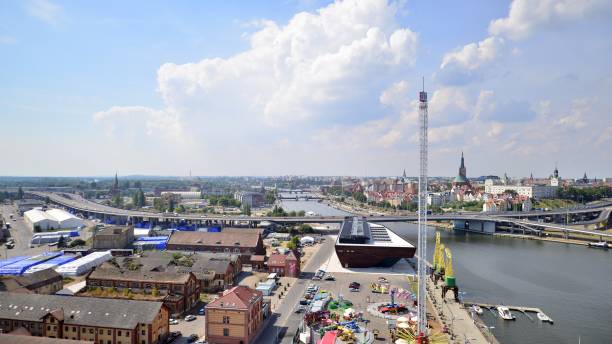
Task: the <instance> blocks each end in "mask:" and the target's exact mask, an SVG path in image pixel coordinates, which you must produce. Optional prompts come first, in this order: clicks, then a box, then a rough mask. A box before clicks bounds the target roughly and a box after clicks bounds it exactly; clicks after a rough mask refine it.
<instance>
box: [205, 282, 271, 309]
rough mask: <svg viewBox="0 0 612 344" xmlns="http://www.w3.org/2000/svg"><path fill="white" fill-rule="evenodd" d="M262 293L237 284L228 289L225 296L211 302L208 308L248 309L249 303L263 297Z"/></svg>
mask: <svg viewBox="0 0 612 344" xmlns="http://www.w3.org/2000/svg"><path fill="white" fill-rule="evenodd" d="M262 295H263V294H262V293H261V292H260V291H258V290H253V289H251V288H249V287H245V286H236V287H233V288H232V289H230V290H226V291H225V292H224V293H223V296H221V297H220V298H218V299H216V300H214V301H212V302H210V303H209V304H208V305H206V308H233V309H248V308H249V305H251V304H252V303H254V302H255V301H257V300H258V299H261V297H262Z"/></svg>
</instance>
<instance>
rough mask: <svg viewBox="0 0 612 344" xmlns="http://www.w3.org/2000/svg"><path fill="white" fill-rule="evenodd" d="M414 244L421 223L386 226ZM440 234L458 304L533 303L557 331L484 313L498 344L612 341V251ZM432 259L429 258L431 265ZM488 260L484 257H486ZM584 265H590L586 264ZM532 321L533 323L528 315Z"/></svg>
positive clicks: (314, 205) (319, 207)
mask: <svg viewBox="0 0 612 344" xmlns="http://www.w3.org/2000/svg"><path fill="white" fill-rule="evenodd" d="M282 205H283V208H284V209H286V210H288V211H290V210H312V211H316V212H317V213H319V214H322V215H327V214H334V215H346V214H348V213H347V212H345V211H341V210H338V209H335V208H331V207H329V206H327V205H326V204H323V203H318V202H314V201H309V202H306V201H289V202H283V203H282ZM385 226H387V227H389V228H390V229H391V230H392V231H393V232H395V233H397V234H398V235H400V236H402V237H403V238H405V239H406V240H408V241H409V242H416V225H414V224H409V223H391V224H385ZM436 231H439V232H440V233H441V236H442V240H443V241H444V243H445V244H446V245H447V246H448V247H450V248H451V249H452V250H453V254H454V256H455V257H456V259H455V261H454V269H455V274H456V275H457V276H458V277H457V282H458V284H459V285H460V286H461V296H460V297H461V298H463V299H465V300H470V301H471V302H473V303H482V304H489V305H500V304H501V303H502V302H503V303H505V304H509V305H529V306H530V307H529V308H539V309H541V310H545V312H544V313H545V314H546V315H547V316H549V317H550V318H551V319H553V320H554V324H555V325H554V326H550V325H549V326H543V325H544V323H543V322H542V321H537V312H536V313H534V312H526V313H522V312H520V314H517V315H520V316H518V317H517V319H516V321H504V320H502V319H500V318H499V317H498V316H497V310H495V309H492V311H493V312H494V313H493V312H492V311H490V308H483V314H482V315H480V316H479V318H480V321H481V322H482V327H483V328H485V330H484V331H488V332H491V333H493V335H494V336H495V337H496V338H497V340H498V341H499V342H500V343H504V344H506V343H509V344H513V343H542V344H557V343H568V344H570V343H577V342H578V336H580V338H581V342H582V343H605V342H606V341H607V340H608V338H609V333H608V330H607V328H608V324H607V321H606V319H608V318H607V317H608V313H609V312H608V311H609V309H610V308H612V298H610V297H609V283H610V279H609V276H611V275H612V266H611V265H610V264H609V262H610V259H611V258H612V255H611V253H612V251H611V250H601V249H600V250H592V249H588V248H587V247H586V246H584V245H572V244H566V243H560V242H552V241H539V240H518V239H517V238H514V237H510V236H486V235H481V234H475V233H464V232H458V231H452V230H445V229H437V228H435V227H433V226H432V227H429V233H428V245H432V247H433V245H434V243H435V242H434V237H435V236H434V233H435V232H436ZM432 257H433V252H430V254H429V259H430V260H431V259H432ZM483 258H484V259H483ZM585 262H588V264H586V263H585ZM528 316H529V317H531V318H532V319H530V318H529V317H528Z"/></svg>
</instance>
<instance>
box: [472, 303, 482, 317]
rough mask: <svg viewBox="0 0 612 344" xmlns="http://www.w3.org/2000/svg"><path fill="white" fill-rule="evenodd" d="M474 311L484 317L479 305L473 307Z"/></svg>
mask: <svg viewBox="0 0 612 344" xmlns="http://www.w3.org/2000/svg"><path fill="white" fill-rule="evenodd" d="M472 310H473V311H474V313H476V314H478V315H482V308H480V306H478V305H472Z"/></svg>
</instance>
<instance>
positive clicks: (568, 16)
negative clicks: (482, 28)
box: [489, 0, 612, 40]
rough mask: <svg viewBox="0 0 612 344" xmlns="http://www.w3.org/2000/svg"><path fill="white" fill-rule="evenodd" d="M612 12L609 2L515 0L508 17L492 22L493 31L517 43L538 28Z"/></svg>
mask: <svg viewBox="0 0 612 344" xmlns="http://www.w3.org/2000/svg"><path fill="white" fill-rule="evenodd" d="M611 11H612V1H609V0H536V1H534V0H514V1H512V3H511V4H510V12H509V14H508V16H507V17H505V18H500V19H496V20H493V21H491V23H490V25H489V32H490V33H491V34H493V35H498V36H507V37H509V38H511V39H514V40H519V39H523V38H526V37H528V36H529V35H531V34H532V33H533V32H534V31H535V30H537V29H538V28H544V27H554V26H558V25H562V24H567V23H571V22H575V21H578V20H582V19H587V18H590V17H592V16H596V15H601V16H604V18H605V14H606V13H610V12H611Z"/></svg>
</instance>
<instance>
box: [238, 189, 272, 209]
mask: <svg viewBox="0 0 612 344" xmlns="http://www.w3.org/2000/svg"><path fill="white" fill-rule="evenodd" d="M234 199H236V200H238V202H240V204H242V205H243V206H249V207H251V208H257V207H261V206H263V205H264V203H265V202H266V198H265V196H264V195H263V194H262V193H260V192H253V191H236V192H235V193H234Z"/></svg>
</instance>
